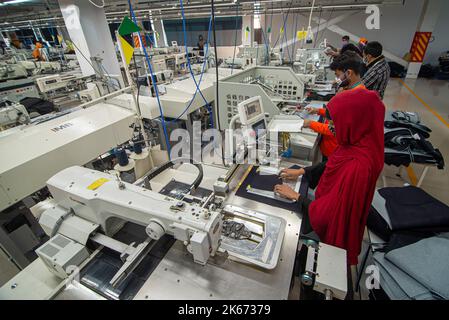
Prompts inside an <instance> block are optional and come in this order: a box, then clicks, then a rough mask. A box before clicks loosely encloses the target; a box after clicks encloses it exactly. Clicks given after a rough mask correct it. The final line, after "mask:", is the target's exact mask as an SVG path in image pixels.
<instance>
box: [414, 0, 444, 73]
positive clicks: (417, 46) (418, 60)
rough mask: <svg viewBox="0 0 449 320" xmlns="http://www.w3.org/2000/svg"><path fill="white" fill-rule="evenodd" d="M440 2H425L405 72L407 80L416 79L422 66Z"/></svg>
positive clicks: (438, 13) (437, 15) (440, 5)
mask: <svg viewBox="0 0 449 320" xmlns="http://www.w3.org/2000/svg"><path fill="white" fill-rule="evenodd" d="M441 7H442V1H440V0H437V1H435V0H434V1H430V0H425V3H424V6H423V11H422V13H421V18H420V20H419V23H418V26H417V28H416V30H417V31H416V34H415V37H414V39H413V43H412V48H411V54H412V57H411V59H412V60H411V62H410V63H409V66H408V70H407V76H406V78H407V79H417V78H418V75H419V71H420V70H421V66H422V64H423V61H424V58H425V55H426V51H427V48H428V46H429V41H430V38H431V35H432V33H433V31H434V30H435V26H436V24H437V22H438V18H439V16H440V13H441Z"/></svg>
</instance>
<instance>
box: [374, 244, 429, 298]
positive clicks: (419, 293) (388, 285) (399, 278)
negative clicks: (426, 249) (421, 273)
mask: <svg viewBox="0 0 449 320" xmlns="http://www.w3.org/2000/svg"><path fill="white" fill-rule="evenodd" d="M374 261H375V263H376V265H377V266H378V267H379V272H380V285H381V286H382V289H384V291H385V293H386V294H387V295H388V296H389V297H390V299H392V300H434V299H435V297H434V296H433V295H432V293H431V292H430V291H429V290H428V289H427V288H426V287H425V286H423V285H422V284H420V283H419V282H418V281H416V280H415V279H413V278H412V277H410V276H409V275H408V274H406V273H405V272H403V271H401V270H400V269H399V268H397V267H396V266H395V265H394V264H392V263H391V262H389V261H388V260H386V259H385V254H384V253H381V252H376V253H375V254H374Z"/></svg>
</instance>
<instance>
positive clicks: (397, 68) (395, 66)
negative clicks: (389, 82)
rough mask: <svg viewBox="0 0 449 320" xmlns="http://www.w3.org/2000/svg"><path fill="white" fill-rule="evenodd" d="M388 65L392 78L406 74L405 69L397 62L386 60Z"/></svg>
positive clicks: (402, 76)
mask: <svg viewBox="0 0 449 320" xmlns="http://www.w3.org/2000/svg"><path fill="white" fill-rule="evenodd" d="M388 65H389V66H390V70H391V74H390V76H391V77H392V78H404V77H405V75H406V74H407V72H406V69H405V68H404V67H403V66H401V65H400V64H399V63H396V62H391V61H390V62H388Z"/></svg>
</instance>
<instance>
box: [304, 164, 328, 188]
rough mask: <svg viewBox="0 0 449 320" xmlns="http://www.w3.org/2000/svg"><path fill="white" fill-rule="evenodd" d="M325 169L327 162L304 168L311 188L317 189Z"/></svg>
mask: <svg viewBox="0 0 449 320" xmlns="http://www.w3.org/2000/svg"><path fill="white" fill-rule="evenodd" d="M325 169H326V162H321V163H318V164H316V165H314V166H311V167H307V168H304V171H305V172H306V173H305V174H304V178H306V179H307V181H308V182H309V188H311V189H316V187H317V186H318V183H319V182H320V178H321V176H322V175H323V173H324V170H325Z"/></svg>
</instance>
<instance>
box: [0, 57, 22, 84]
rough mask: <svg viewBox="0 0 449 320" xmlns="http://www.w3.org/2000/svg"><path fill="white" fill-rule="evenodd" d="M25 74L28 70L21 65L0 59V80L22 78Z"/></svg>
mask: <svg viewBox="0 0 449 320" xmlns="http://www.w3.org/2000/svg"><path fill="white" fill-rule="evenodd" d="M27 76H28V72H27V70H26V69H25V68H24V67H23V66H21V65H18V64H8V63H6V62H3V61H0V81H6V80H13V79H22V78H26V77H27Z"/></svg>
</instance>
